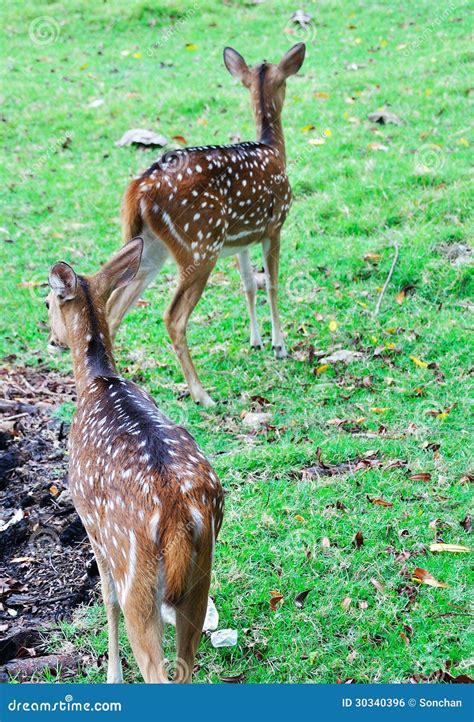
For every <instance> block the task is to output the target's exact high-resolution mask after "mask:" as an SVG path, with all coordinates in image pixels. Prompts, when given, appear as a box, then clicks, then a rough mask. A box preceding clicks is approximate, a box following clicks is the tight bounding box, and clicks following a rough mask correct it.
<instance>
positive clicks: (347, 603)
mask: <svg viewBox="0 0 474 722" xmlns="http://www.w3.org/2000/svg"><path fill="white" fill-rule="evenodd" d="M351 602H352V599H351V598H350V597H344V599H343V600H342V602H341V606H342V608H343V609H349V607H350V606H351Z"/></svg>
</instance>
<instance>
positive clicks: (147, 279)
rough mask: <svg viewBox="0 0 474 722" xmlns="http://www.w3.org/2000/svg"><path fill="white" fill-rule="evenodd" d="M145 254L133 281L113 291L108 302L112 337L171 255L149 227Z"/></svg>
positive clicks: (146, 230) (144, 235)
mask: <svg viewBox="0 0 474 722" xmlns="http://www.w3.org/2000/svg"><path fill="white" fill-rule="evenodd" d="M142 235H143V254H142V260H141V263H140V268H139V269H138V273H137V275H136V276H135V278H134V279H133V281H132V282H131V283H129V284H127V285H126V286H123V287H122V288H118V289H117V290H116V291H114V292H113V293H112V295H111V296H110V298H109V300H108V302H107V318H108V321H109V329H110V333H111V336H112V338H114V337H115V334H116V333H117V329H118V327H119V326H120V323H121V322H122V319H123V317H124V316H125V314H126V313H127V311H128V310H129V309H130V308H131V307H132V306H133V305H134V304H135V303H136V302H137V301H138V299H139V298H140V296H141V294H142V293H143V291H144V290H145V288H146V287H147V286H149V284H150V283H151V282H152V280H153V279H154V278H155V276H156V274H157V273H158V271H159V270H160V269H161V267H162V266H163V264H164V263H165V261H166V259H167V258H168V256H169V253H168V250H167V248H166V246H165V245H164V244H163V243H162V242H161V241H160V239H159V238H158V237H157V236H155V234H154V233H152V232H151V231H150V230H149V229H148V228H145V229H144V231H143V234H142Z"/></svg>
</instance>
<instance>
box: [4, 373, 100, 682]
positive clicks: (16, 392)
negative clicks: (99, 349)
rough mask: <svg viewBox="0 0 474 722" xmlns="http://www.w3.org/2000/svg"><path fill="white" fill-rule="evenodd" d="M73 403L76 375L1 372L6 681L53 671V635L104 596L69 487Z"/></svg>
mask: <svg viewBox="0 0 474 722" xmlns="http://www.w3.org/2000/svg"><path fill="white" fill-rule="evenodd" d="M74 400H75V391H74V382H73V380H72V378H71V377H68V376H65V375H62V374H59V373H57V372H55V371H51V370H49V369H47V368H46V367H45V366H42V365H41V366H36V367H19V366H11V365H10V364H6V365H3V366H2V367H0V677H3V678H5V677H8V678H9V677H11V676H12V675H17V676H18V675H19V676H20V677H22V676H23V671H22V670H24V669H28V670H30V668H31V667H35V663H34V661H36V662H37V665H36V666H37V667H38V669H40V668H41V659H43V660H44V661H45V665H43V666H47V667H48V669H50V668H51V664H50V662H51V657H50V656H49V657H42V655H43V653H44V652H46V645H45V640H46V639H47V637H48V635H49V634H50V633H51V632H52V631H53V630H54V628H55V625H57V622H58V621H59V620H64V619H69V618H70V617H71V616H72V613H73V611H74V609H75V608H76V607H77V606H78V605H79V604H82V603H90V602H91V601H92V600H95V599H97V596H98V591H97V589H96V587H97V581H98V576H97V575H98V572H97V567H96V563H95V561H94V559H93V555H92V551H91V548H90V546H89V542H88V540H87V537H86V534H85V531H84V528H83V526H82V523H81V521H80V519H79V517H78V515H77V513H76V511H75V509H74V507H73V504H72V501H71V497H70V493H69V489H68V455H67V437H68V431H69V424H68V423H67V422H65V421H61V420H60V419H59V418H57V417H56V416H55V415H54V414H55V411H56V410H57V408H58V407H59V406H60V405H61V404H63V403H64V402H72V401H74ZM31 658H36V660H33V659H31ZM25 659H28V660H29V663H28V664H26V665H25ZM12 660H13V661H12ZM46 662H47V664H46ZM31 663H33V664H31ZM58 664H61V659H59V662H58ZM1 665H4V666H1ZM56 666H57V664H56ZM67 666H69V667H71V660H70V659H68V660H67ZM27 676H28V677H29V676H30V673H28V675H27Z"/></svg>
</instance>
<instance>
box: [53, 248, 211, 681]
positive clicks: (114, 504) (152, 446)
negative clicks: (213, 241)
mask: <svg viewBox="0 0 474 722" xmlns="http://www.w3.org/2000/svg"><path fill="white" fill-rule="evenodd" d="M142 248H143V242H142V239H141V238H136V239H133V240H132V241H130V242H129V243H128V244H127V245H125V246H124V247H123V248H122V250H121V251H120V252H119V253H118V254H117V255H116V256H115V257H114V258H112V260H111V261H109V262H108V263H106V264H105V265H104V266H103V267H102V268H101V269H100V271H99V272H98V273H96V274H95V275H93V276H78V275H76V273H75V272H74V270H73V269H72V268H71V267H70V266H68V265H67V264H66V263H57V264H56V265H55V266H53V268H52V269H51V273H50V276H49V283H50V287H51V292H50V293H49V295H48V299H47V305H48V308H49V319H50V326H51V337H50V340H51V341H52V342H53V344H56V345H61V346H66V347H69V348H70V349H71V351H72V357H73V364H74V375H75V380H76V386H77V394H78V404H77V410H76V414H75V417H74V421H73V424H72V428H71V434H70V441H69V450H70V465H69V480H70V488H71V493H72V497H73V499H74V503H75V506H76V509H77V511H78V513H79V515H80V517H81V519H82V521H83V523H84V526H85V528H86V530H87V534H88V536H89V539H90V541H91V544H92V548H93V550H94V554H95V556H96V559H97V563H98V566H99V571H100V576H101V581H102V593H103V597H104V602H105V606H106V610H107V620H108V631H109V668H108V675H107V680H108V681H109V682H120V681H122V672H121V666H120V660H119V652H118V631H117V629H118V619H119V614H120V610H122V611H123V613H124V616H125V622H126V627H127V632H128V635H129V639H130V642H131V645H132V648H133V651H134V654H135V657H136V660H137V662H138V665H139V667H140V670H141V672H142V675H143V677H144V679H145V681H146V682H166V681H168V677H167V674H166V670H165V668H164V665H163V655H162V647H161V631H162V619H161V608H162V604H167V605H171V606H172V607H173V608H174V610H175V612H176V634H177V639H176V644H177V656H178V660H179V663H178V665H177V669H176V672H175V678H174V680H175V681H179V682H189V681H191V675H192V669H193V664H194V655H195V651H196V648H197V645H198V643H199V639H200V636H201V632H202V627H203V621H204V617H205V614H206V608H207V599H208V590H209V583H210V573H211V563H212V554H213V548H214V543H215V539H216V537H217V534H218V532H219V529H220V526H221V522H222V512H223V493H222V487H221V485H220V482H219V480H218V478H217V476H216V475H215V473H214V472H213V470H212V468H211V466H210V465H209V463H208V461H207V460H206V458H205V457H204V456H203V454H202V453H201V451H200V450H199V448H198V446H197V444H196V442H195V441H194V439H193V438H192V436H191V435H190V434H189V433H188V432H187V431H186V430H185V429H183V428H182V427H180V426H176V425H175V424H173V422H172V421H170V420H169V419H168V418H167V417H166V416H164V415H163V414H162V413H161V412H160V411H159V409H158V408H157V406H156V404H155V402H154V401H153V399H152V398H151V396H149V395H148V394H147V393H146V392H145V391H143V390H142V389H140V388H139V387H138V386H136V385H135V384H134V383H132V382H131V381H127V380H124V379H122V378H120V376H119V374H118V372H117V369H116V366H115V363H114V360H113V356H112V345H111V340H110V335H109V330H108V325H107V321H106V315H105V304H106V302H107V299H108V298H109V296H110V294H111V293H112V292H113V291H114V290H116V289H118V288H122V287H126V285H127V284H129V283H131V282H133V279H134V277H135V275H136V273H137V271H138V268H139V266H140V259H141V254H142Z"/></svg>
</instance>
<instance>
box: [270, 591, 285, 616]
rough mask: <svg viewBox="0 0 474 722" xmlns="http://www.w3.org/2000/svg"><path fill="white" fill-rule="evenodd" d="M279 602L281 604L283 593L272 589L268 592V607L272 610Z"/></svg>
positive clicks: (273, 610)
mask: <svg viewBox="0 0 474 722" xmlns="http://www.w3.org/2000/svg"><path fill="white" fill-rule="evenodd" d="M280 603H282V604H283V594H280V592H278V591H277V590H275V589H274V590H273V591H271V592H270V608H271V610H272V612H275V611H276V608H277V605H278V604H280Z"/></svg>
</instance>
